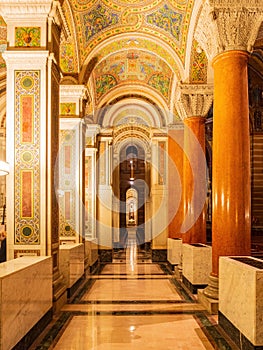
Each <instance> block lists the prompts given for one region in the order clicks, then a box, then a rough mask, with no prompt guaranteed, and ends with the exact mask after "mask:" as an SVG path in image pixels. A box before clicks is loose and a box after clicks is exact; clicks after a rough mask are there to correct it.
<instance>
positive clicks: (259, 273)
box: [219, 257, 263, 346]
mask: <svg viewBox="0 0 263 350" xmlns="http://www.w3.org/2000/svg"><path fill="white" fill-rule="evenodd" d="M251 259H252V260H256V261H260V262H261V263H262V260H260V259H256V258H251ZM219 311H220V312H222V314H224V316H225V317H227V319H228V320H229V321H231V322H232V323H233V325H234V326H236V328H237V329H238V330H239V331H240V332H241V333H243V334H244V335H245V336H246V337H247V338H248V339H249V340H250V341H251V343H252V344H253V345H255V346H263V318H262V313H263V270H262V269H258V268H255V267H253V266H250V265H247V264H244V263H241V262H239V261H236V260H233V259H231V258H228V257H220V259H219Z"/></svg>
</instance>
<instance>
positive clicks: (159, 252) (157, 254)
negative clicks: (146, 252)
mask: <svg viewBox="0 0 263 350" xmlns="http://www.w3.org/2000/svg"><path fill="white" fill-rule="evenodd" d="M152 261H153V262H164V261H165V262H166V261H167V249H153V250H152Z"/></svg>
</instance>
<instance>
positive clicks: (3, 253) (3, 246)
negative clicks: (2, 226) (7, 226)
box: [0, 231, 6, 263]
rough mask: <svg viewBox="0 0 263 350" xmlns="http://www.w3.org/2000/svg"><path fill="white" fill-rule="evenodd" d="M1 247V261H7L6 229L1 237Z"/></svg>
mask: <svg viewBox="0 0 263 350" xmlns="http://www.w3.org/2000/svg"><path fill="white" fill-rule="evenodd" d="M0 240H1V248H0V263H2V262H4V261H6V231H3V232H2V234H1V237H0Z"/></svg>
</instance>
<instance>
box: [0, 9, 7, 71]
mask: <svg viewBox="0 0 263 350" xmlns="http://www.w3.org/2000/svg"><path fill="white" fill-rule="evenodd" d="M6 36H7V28H6V24H5V21H4V20H3V18H2V17H1V16H0V72H1V71H4V70H5V69H6V64H5V61H4V59H3V57H2V52H4V51H5V50H6V46H7V39H6Z"/></svg>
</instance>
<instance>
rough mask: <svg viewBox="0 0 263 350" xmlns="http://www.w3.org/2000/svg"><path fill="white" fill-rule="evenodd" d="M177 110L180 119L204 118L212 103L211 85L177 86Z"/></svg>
mask: <svg viewBox="0 0 263 350" xmlns="http://www.w3.org/2000/svg"><path fill="white" fill-rule="evenodd" d="M178 91H179V93H178V97H179V99H178V102H177V105H178V107H179V108H178V109H179V111H180V114H181V118H182V119H185V118H189V117H205V116H206V115H207V113H208V111H209V108H210V107H211V105H212V102H213V86H212V85H205V84H200V85H197V84H196V85H195V84H182V83H181V84H179V85H178Z"/></svg>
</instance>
